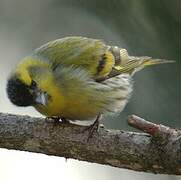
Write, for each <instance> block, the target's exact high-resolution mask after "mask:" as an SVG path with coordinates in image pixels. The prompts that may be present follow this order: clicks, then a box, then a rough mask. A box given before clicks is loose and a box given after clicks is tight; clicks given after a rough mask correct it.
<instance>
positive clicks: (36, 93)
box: [6, 61, 50, 106]
mask: <svg viewBox="0 0 181 180" xmlns="http://www.w3.org/2000/svg"><path fill="white" fill-rule="evenodd" d="M46 69H47V68H46V67H43V66H42V65H41V64H33V61H27V62H26V61H25V63H23V64H21V65H19V66H17V68H16V70H15V71H13V73H12V74H11V76H10V77H9V79H8V81H7V88H6V91H7V95H8V98H9V99H10V101H11V102H12V103H13V104H15V105H17V106H35V105H44V106H46V105H47V103H48V100H49V98H50V95H48V93H47V92H46V91H45V90H44V89H42V87H41V85H42V82H44V81H42V78H43V77H42V76H41V74H42V73H41V71H47V70H46ZM44 79H45V80H46V74H44ZM40 81H41V83H40Z"/></svg>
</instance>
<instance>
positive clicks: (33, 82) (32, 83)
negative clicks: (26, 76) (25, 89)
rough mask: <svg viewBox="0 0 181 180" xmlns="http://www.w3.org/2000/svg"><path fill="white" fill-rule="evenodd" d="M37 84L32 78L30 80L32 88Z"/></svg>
mask: <svg viewBox="0 0 181 180" xmlns="http://www.w3.org/2000/svg"><path fill="white" fill-rule="evenodd" d="M36 86H37V85H36V82H35V81H34V80H32V82H31V88H32V89H33V88H35V87H36Z"/></svg>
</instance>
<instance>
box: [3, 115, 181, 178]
mask: <svg viewBox="0 0 181 180" xmlns="http://www.w3.org/2000/svg"><path fill="white" fill-rule="evenodd" d="M128 123H129V124H130V125H131V126H133V127H135V128H137V129H140V130H142V131H144V132H146V133H149V134H150V135H149V134H146V133H136V132H127V131H121V130H109V129H105V128H104V127H100V129H99V131H98V133H96V132H95V133H94V134H93V137H92V138H91V139H90V140H89V142H87V138H88V132H87V131H83V130H84V129H85V127H83V126H78V125H74V124H61V123H54V122H47V121H45V119H43V118H32V117H28V116H19V115H18V116H17V115H10V114H2V113H0V147H1V148H7V149H16V150H23V151H30V152H37V153H43V154H47V155H55V156H61V157H65V158H74V159H78V160H83V161H88V162H94V163H99V164H106V165H110V166H115V167H120V168H127V169H132V170H136V171H144V172H153V173H162V174H175V175H180V174H181V131H180V130H176V129H172V128H169V127H166V126H163V125H157V124H153V123H151V122H148V121H145V120H144V119H141V118H139V117H137V116H135V115H133V116H130V117H129V118H128Z"/></svg>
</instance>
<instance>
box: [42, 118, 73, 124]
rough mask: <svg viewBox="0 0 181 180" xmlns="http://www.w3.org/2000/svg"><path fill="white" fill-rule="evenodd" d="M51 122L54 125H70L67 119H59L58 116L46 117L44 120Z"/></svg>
mask: <svg viewBox="0 0 181 180" xmlns="http://www.w3.org/2000/svg"><path fill="white" fill-rule="evenodd" d="M50 119H51V120H53V121H54V123H62V124H68V123H70V122H69V120H68V119H66V118H64V117H59V116H52V117H46V118H45V120H47V121H49V120H50Z"/></svg>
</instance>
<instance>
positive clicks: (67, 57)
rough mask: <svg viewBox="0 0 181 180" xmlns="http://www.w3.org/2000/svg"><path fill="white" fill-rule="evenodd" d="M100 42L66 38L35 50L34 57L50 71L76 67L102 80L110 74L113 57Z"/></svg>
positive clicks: (82, 38)
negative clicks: (47, 65) (48, 67)
mask: <svg viewBox="0 0 181 180" xmlns="http://www.w3.org/2000/svg"><path fill="white" fill-rule="evenodd" d="M108 49H109V47H108V46H106V45H105V44H104V43H103V42H102V41H101V40H97V39H91V38H85V37H76V36H75V37H66V38H62V39H58V40H55V41H51V42H49V43H47V44H45V45H43V46H41V47H40V48H38V49H36V50H35V52H34V55H35V56H37V57H39V58H40V59H42V60H44V61H47V62H48V63H49V64H50V65H51V68H52V70H55V69H56V68H58V67H59V66H62V65H63V66H67V67H69V66H72V65H73V66H77V67H79V68H83V69H84V70H86V71H87V72H88V73H89V74H90V75H92V76H93V78H95V79H96V78H102V77H104V76H106V75H107V74H109V73H110V71H111V70H112V67H113V65H114V57H113V55H112V53H111V52H110V51H109V50H108Z"/></svg>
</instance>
